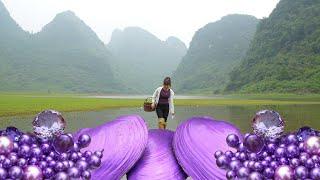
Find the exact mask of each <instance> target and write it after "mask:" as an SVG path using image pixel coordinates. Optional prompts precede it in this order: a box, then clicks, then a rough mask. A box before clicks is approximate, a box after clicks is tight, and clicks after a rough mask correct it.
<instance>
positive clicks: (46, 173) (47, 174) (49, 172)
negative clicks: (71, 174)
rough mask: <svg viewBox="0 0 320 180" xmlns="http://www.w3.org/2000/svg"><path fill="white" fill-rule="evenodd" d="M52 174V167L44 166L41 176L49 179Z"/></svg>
mask: <svg viewBox="0 0 320 180" xmlns="http://www.w3.org/2000/svg"><path fill="white" fill-rule="evenodd" d="M53 175H54V171H53V169H52V168H49V167H48V168H45V169H44V171H43V176H44V177H45V178H47V179H50V178H51V177H53Z"/></svg>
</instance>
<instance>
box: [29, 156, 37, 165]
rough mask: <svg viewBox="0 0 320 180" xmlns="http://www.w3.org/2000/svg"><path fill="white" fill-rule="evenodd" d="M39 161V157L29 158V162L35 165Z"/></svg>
mask: <svg viewBox="0 0 320 180" xmlns="http://www.w3.org/2000/svg"><path fill="white" fill-rule="evenodd" d="M37 163H38V159H37V158H35V157H33V158H30V159H29V164H31V165H35V164H37Z"/></svg>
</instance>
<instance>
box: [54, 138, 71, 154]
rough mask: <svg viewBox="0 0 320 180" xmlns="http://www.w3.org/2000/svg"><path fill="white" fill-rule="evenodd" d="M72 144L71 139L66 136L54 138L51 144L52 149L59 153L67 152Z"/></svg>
mask: <svg viewBox="0 0 320 180" xmlns="http://www.w3.org/2000/svg"><path fill="white" fill-rule="evenodd" d="M73 144H74V143H73V139H72V138H71V137H70V136H68V135H66V134H62V135H60V136H58V137H56V138H55V139H54V141H53V143H52V145H53V147H54V149H55V150H56V151H57V152H59V153H63V152H68V151H69V150H71V148H72V147H73Z"/></svg>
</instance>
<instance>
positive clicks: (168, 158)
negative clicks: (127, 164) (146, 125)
mask: <svg viewBox="0 0 320 180" xmlns="http://www.w3.org/2000/svg"><path fill="white" fill-rule="evenodd" d="M173 134H174V132H173V131H169V130H160V129H151V130H149V137H148V145H147V147H146V150H145V151H144V153H143V155H142V157H141V159H140V160H139V161H138V162H137V163H136V165H135V166H134V167H133V168H132V169H131V170H130V172H129V173H128V174H127V177H128V179H129V180H150V179H151V180H162V179H166V180H170V179H172V180H183V179H185V178H186V174H185V173H184V172H183V170H182V169H181V167H180V166H179V164H178V162H177V160H176V158H175V156H174V153H173V149H172V140H173Z"/></svg>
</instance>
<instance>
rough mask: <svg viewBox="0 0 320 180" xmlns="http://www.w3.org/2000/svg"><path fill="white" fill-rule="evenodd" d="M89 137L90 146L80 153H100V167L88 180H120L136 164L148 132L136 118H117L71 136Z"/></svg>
mask: <svg viewBox="0 0 320 180" xmlns="http://www.w3.org/2000/svg"><path fill="white" fill-rule="evenodd" d="M81 134H88V135H90V136H91V143H90V145H89V146H88V147H87V148H84V149H83V150H82V151H86V150H89V151H92V152H94V151H96V150H102V149H104V152H103V158H102V163H101V166H100V167H99V168H98V169H96V170H94V171H93V172H92V179H121V177H122V176H124V175H125V174H126V173H127V172H128V171H129V170H130V169H131V168H132V166H133V165H134V164H135V163H136V162H137V161H138V160H139V158H140V157H141V155H142V154H143V152H144V150H145V148H146V146H147V141H148V129H147V126H146V124H145V122H144V120H143V119H142V118H141V117H140V116H138V115H127V116H120V117H118V118H116V119H115V120H113V121H110V122H106V123H105V124H103V125H101V126H98V127H95V128H86V129H82V130H80V131H78V132H77V133H76V134H75V136H74V137H75V139H77V138H78V137H79V136H80V135H81Z"/></svg>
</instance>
